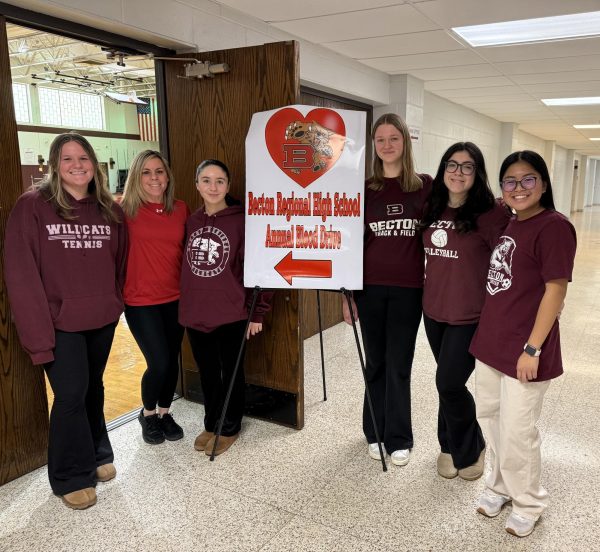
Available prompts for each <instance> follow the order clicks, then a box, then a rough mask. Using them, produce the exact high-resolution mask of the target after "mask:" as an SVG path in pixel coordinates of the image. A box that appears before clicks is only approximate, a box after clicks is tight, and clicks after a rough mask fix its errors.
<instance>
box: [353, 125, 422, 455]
mask: <svg viewBox="0 0 600 552" xmlns="http://www.w3.org/2000/svg"><path fill="white" fill-rule="evenodd" d="M372 136H373V142H374V144H375V153H376V155H375V157H374V159H373V176H372V177H371V178H370V179H369V180H368V181H367V182H366V190H365V250H364V289H363V290H362V291H358V292H355V293H354V297H355V299H356V305H357V307H358V314H359V315H360V322H361V324H360V328H361V332H362V337H363V343H364V346H365V352H366V358H367V362H366V371H367V381H368V385H369V390H370V392H371V397H372V400H373V410H374V411H375V420H376V424H377V429H378V433H379V436H380V438H381V440H382V441H383V444H384V445H385V447H384V448H385V450H384V453H385V451H387V452H388V453H389V454H390V455H391V460H392V463H393V464H395V465H397V466H404V465H406V464H407V463H408V461H409V455H410V449H412V447H413V433H412V422H411V405H410V376H411V371H412V362H413V356H414V351H415V342H416V339H417V331H418V329H419V323H420V321H421V298H422V295H423V264H424V263H423V247H422V245H421V239H420V236H419V235H418V234H417V232H416V224H417V222H418V221H419V220H420V219H421V213H422V210H423V204H424V203H425V198H426V197H427V194H428V193H429V190H430V189H431V177H430V176H429V175H425V174H422V175H418V174H416V172H415V170H414V162H413V158H412V145H411V141H410V134H409V132H408V127H407V126H406V123H405V122H404V121H403V120H402V119H400V117H398V115H396V114H394V113H387V114H385V115H382V116H381V117H380V118H379V119H378V120H377V121H376V122H375V124H374V125H373V133H372ZM343 308H344V320H346V322H349V323H350V312H349V311H348V308H347V303H346V301H344V303H343ZM363 431H364V434H365V437H366V439H367V442H368V444H369V445H368V449H367V450H368V454H369V456H371V458H374V459H377V460H379V459H380V455H379V447H378V445H377V440H376V436H375V428H374V427H373V423H372V421H371V416H370V415H369V409H368V406H367V402H366V400H365V403H364V406H363Z"/></svg>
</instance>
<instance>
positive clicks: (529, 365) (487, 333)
mask: <svg viewBox="0 0 600 552" xmlns="http://www.w3.org/2000/svg"><path fill="white" fill-rule="evenodd" d="M500 184H501V187H502V197H503V198H504V201H505V202H506V204H507V205H508V206H509V207H510V208H511V209H513V211H514V212H515V213H516V217H515V218H513V219H512V220H511V221H510V223H509V224H508V226H507V228H506V230H505V232H504V233H503V235H502V236H501V237H500V241H499V243H498V245H497V246H496V249H495V250H494V252H493V253H492V256H491V258H490V266H489V270H488V277H487V284H486V290H487V294H486V300H485V305H484V307H483V311H482V313H481V318H480V321H479V327H478V329H477V332H476V333H475V336H474V338H473V342H472V344H471V348H470V351H471V353H472V354H473V356H474V357H475V358H476V359H477V361H476V366H475V401H476V404H477V419H478V420H479V423H480V424H481V427H482V429H483V432H484V434H485V435H486V438H487V440H488V444H489V448H490V449H491V451H492V454H491V457H492V470H491V472H490V474H489V475H488V477H487V479H486V488H485V491H484V492H483V494H482V495H481V497H480V498H479V502H478V507H477V511H478V512H480V513H481V514H483V515H485V516H488V517H495V516H497V515H498V514H499V513H500V511H501V510H502V507H503V506H504V505H505V504H506V503H507V502H509V501H512V512H511V514H510V516H509V517H508V519H507V521H506V526H505V528H506V531H507V532H509V533H511V534H513V535H516V536H518V537H526V536H527V535H529V534H531V532H532V531H533V530H534V527H535V524H536V522H537V520H538V519H539V517H540V515H541V514H542V513H543V512H544V510H545V509H546V507H547V504H548V494H547V492H546V490H545V489H544V488H543V487H542V486H541V483H540V472H541V454H540V444H541V439H540V434H539V432H538V430H537V428H536V422H537V421H538V419H539V416H540V412H541V409H542V401H543V398H544V394H545V393H546V391H547V389H548V386H549V385H550V382H551V380H552V379H554V378H556V377H558V376H560V375H561V374H562V372H563V366H562V359H561V352H560V336H559V325H558V314H559V312H560V309H561V306H562V304H563V301H564V299H565V295H566V293H567V283H568V282H570V281H571V276H572V273H573V264H574V258H575V249H576V235H575V229H574V227H573V225H572V224H571V223H570V222H569V220H568V219H567V218H566V217H565V216H563V215H561V214H560V213H558V212H556V211H555V209H554V200H553V197H552V185H551V183H550V175H549V173H548V168H547V167H546V163H545V162H544V160H543V159H542V157H541V156H540V155H539V154H537V153H535V152H533V151H518V152H515V153H512V154H511V155H509V156H508V157H507V158H506V159H505V160H504V162H503V163H502V166H501V168H500Z"/></svg>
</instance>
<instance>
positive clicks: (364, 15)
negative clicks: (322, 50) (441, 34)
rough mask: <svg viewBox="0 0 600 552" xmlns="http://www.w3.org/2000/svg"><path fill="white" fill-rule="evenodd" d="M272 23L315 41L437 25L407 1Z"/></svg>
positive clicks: (415, 29) (387, 34)
mask: <svg viewBox="0 0 600 552" xmlns="http://www.w3.org/2000/svg"><path fill="white" fill-rule="evenodd" d="M274 26H275V27H277V28H278V29H281V30H283V31H286V32H289V33H292V34H294V35H296V36H299V37H301V38H304V39H305V40H310V41H311V42H315V43H317V44H321V43H323V42H328V43H329V42H336V41H341V40H355V39H359V38H372V37H378V36H389V35H399V34H404V33H418V32H420V31H430V30H435V29H439V27H438V26H437V25H436V24H435V23H433V22H432V21H431V20H430V19H427V18H426V17H424V16H423V15H421V14H420V13H419V12H418V11H417V10H416V9H415V8H413V6H411V5H409V4H402V5H396V6H388V7H385V8H375V9H368V10H362V11H355V12H346V13H338V14H335V15H328V16H324V17H309V18H306V19H296V20H293V21H285V22H281V23H274Z"/></svg>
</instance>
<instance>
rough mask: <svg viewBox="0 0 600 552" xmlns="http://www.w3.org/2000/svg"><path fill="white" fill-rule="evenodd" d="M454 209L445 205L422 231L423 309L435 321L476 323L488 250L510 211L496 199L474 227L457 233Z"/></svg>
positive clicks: (482, 292) (485, 276)
mask: <svg viewBox="0 0 600 552" xmlns="http://www.w3.org/2000/svg"><path fill="white" fill-rule="evenodd" d="M456 212H457V209H452V208H451V207H447V208H446V210H445V211H444V212H443V213H442V216H441V217H440V220H437V221H435V222H434V223H433V224H432V225H431V226H430V227H429V228H427V230H425V232H423V246H424V249H425V258H426V260H427V262H426V265H425V285H424V289H423V312H424V313H425V314H426V315H427V316H428V317H429V318H433V319H434V320H437V321H438V322H446V323H448V324H456V325H461V324H475V323H476V322H477V321H478V320H479V315H480V313H481V308H482V307H483V301H484V299H485V282H486V278H487V273H488V267H489V263H490V254H491V252H492V251H493V249H494V247H495V246H496V244H497V243H498V238H499V237H500V234H502V232H503V230H504V229H505V228H506V225H507V224H508V220H509V218H510V214H509V212H508V210H507V209H506V207H503V206H501V205H499V204H498V203H496V204H494V207H493V208H492V209H491V210H489V211H487V212H486V213H483V214H482V215H480V216H479V217H478V218H477V229H476V230H473V231H471V232H468V233H466V234H459V233H458V232H456V229H455V227H454V219H455V217H456Z"/></svg>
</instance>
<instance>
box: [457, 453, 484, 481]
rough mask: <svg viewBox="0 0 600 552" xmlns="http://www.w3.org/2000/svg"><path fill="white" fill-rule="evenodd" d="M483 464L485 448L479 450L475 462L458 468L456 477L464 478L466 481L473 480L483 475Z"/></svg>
mask: <svg viewBox="0 0 600 552" xmlns="http://www.w3.org/2000/svg"><path fill="white" fill-rule="evenodd" d="M484 465H485V449H483V450H482V451H481V454H480V455H479V458H478V459H477V462H475V463H474V464H471V465H470V466H467V467H466V468H462V469H461V470H458V477H460V478H462V479H465V480H466V481H475V479H479V478H480V477H481V476H482V475H483V468H484Z"/></svg>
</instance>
